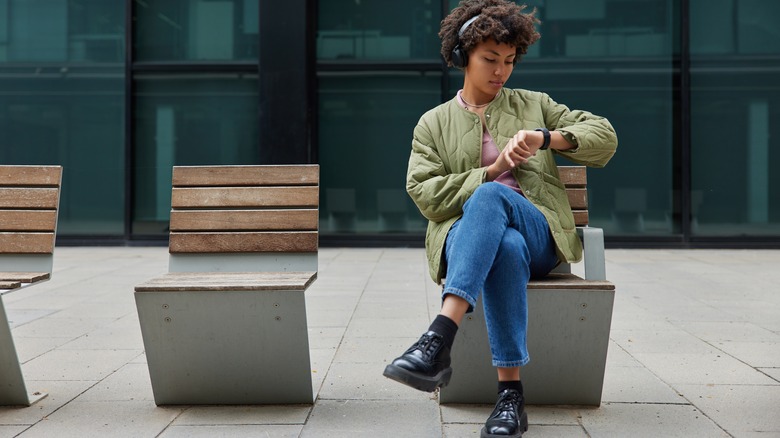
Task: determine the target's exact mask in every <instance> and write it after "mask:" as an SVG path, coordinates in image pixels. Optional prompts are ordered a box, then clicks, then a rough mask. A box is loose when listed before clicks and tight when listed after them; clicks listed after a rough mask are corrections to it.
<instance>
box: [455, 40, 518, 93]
mask: <svg viewBox="0 0 780 438" xmlns="http://www.w3.org/2000/svg"><path fill="white" fill-rule="evenodd" d="M515 56H517V54H516V52H515V47H514V46H510V45H508V44H504V43H497V42H495V41H494V40H492V39H490V40H487V41H483V42H481V43H479V44H477V45H476V46H475V47H474V48H473V49H472V50H471V52H469V62H468V64H467V65H466V69H465V73H466V76H465V84H464V88H466V87H468V88H473V90H474V91H476V92H478V93H481V94H484V95H485V96H489V97H493V96H495V95H496V94H498V92H499V90H501V87H503V86H504V84H505V83H506V81H507V79H509V75H511V74H512V70H513V69H514V67H515V65H514V64H515V63H514V61H515Z"/></svg>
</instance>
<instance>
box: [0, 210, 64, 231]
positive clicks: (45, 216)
mask: <svg viewBox="0 0 780 438" xmlns="http://www.w3.org/2000/svg"><path fill="white" fill-rule="evenodd" d="M56 225H57V212H56V211H55V210H0V231H54V229H55V228H56Z"/></svg>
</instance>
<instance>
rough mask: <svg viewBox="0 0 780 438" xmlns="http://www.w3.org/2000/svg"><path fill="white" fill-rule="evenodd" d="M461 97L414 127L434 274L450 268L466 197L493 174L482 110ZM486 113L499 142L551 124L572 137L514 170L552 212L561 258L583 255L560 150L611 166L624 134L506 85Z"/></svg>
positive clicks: (412, 188) (417, 185)
mask: <svg viewBox="0 0 780 438" xmlns="http://www.w3.org/2000/svg"><path fill="white" fill-rule="evenodd" d="M456 99H457V98H453V99H452V100H450V101H449V102H445V103H443V104H441V105H439V106H437V107H436V108H434V109H432V110H430V111H428V112H427V113H425V114H424V115H423V116H422V117H421V118H420V121H419V122H418V123H417V126H416V127H415V128H414V138H413V140H412V152H411V156H410V157H409V168H408V171H407V176H406V191H407V192H408V193H409V196H411V197H412V199H413V200H414V202H415V204H417V207H418V208H419V209H420V212H421V213H422V214H423V216H425V217H426V218H427V219H428V221H429V222H428V231H427V233H426V237H425V248H426V254H427V256H428V264H429V269H430V274H431V278H433V280H434V281H436V282H437V283H441V279H442V277H443V276H444V274H445V273H444V272H443V270H444V265H443V263H442V250H443V248H444V242H445V240H446V237H447V233H448V232H449V229H450V227H451V226H452V224H453V223H454V222H455V221H456V220H457V219H458V218H460V217H461V215H462V214H463V204H465V202H466V200H467V199H468V198H469V196H471V194H472V193H474V190H476V189H477V187H479V185H480V184H482V183H484V182H485V176H486V168H484V167H482V166H481V163H480V161H481V156H482V150H481V149H482V126H481V123H480V119H479V116H477V115H476V114H474V113H472V112H469V111H466V110H465V109H463V107H461V106H460V105H459V104H458V102H457V101H456ZM485 120H486V123H487V128H488V130H489V131H490V134H491V135H492V136H493V140H494V141H495V143H496V145H497V146H498V147H499V148H500V149H503V148H504V146H505V145H506V143H507V141H509V139H510V138H511V137H512V136H513V135H514V134H515V133H517V131H519V130H521V129H535V128H539V127H546V128H548V129H550V130H556V131H559V132H560V133H561V134H562V135H563V136H564V137H565V138H566V139H567V140H568V141H569V142H570V143H572V144H575V145H577V147H576V148H575V149H571V150H568V151H553V150H552V149H549V150H546V151H538V152H537V154H536V156H534V157H532V158H531V159H530V160H529V162H528V163H527V164H523V165H520V166H518V167H517V168H515V169H514V170H513V171H512V173H513V174H514V177H515V179H516V180H517V182H518V184H519V185H520V187H521V188H522V189H523V192H524V193H525V194H526V196H527V198H528V199H529V200H530V201H531V202H533V204H534V205H535V206H536V207H537V208H538V209H539V210H540V211H541V212H542V213H543V214H544V216H545V217H546V218H547V222H548V223H549V225H550V230H551V231H552V235H553V238H554V239H555V244H556V247H557V254H558V258H559V259H560V260H562V261H565V262H570V263H576V262H578V261H580V259H581V258H582V243H581V242H580V239H579V237H578V236H577V232H576V230H575V226H574V218H573V216H572V213H571V207H570V206H569V200H568V198H567V197H566V190H565V189H564V186H563V184H562V183H561V181H560V179H559V176H558V168H557V167H556V165H555V159H554V155H553V154H560V155H562V156H564V157H566V158H568V159H570V160H571V161H574V162H575V163H578V164H583V165H586V166H591V167H603V166H604V165H605V164H607V162H608V161H609V160H610V158H612V156H613V155H614V154H615V149H616V148H617V135H616V134H615V130H614V129H613V128H612V125H611V124H610V123H609V121H607V119H605V118H603V117H599V116H596V115H593V114H591V113H589V112H586V111H578V110H574V111H571V110H569V108H567V107H566V106H565V105H561V104H558V103H556V102H554V101H553V100H552V99H551V98H550V96H548V95H547V94H544V93H538V92H533V91H527V90H511V89H506V88H505V89H503V90H501V93H499V95H498V96H497V97H496V99H494V100H493V102H491V103H490V105H489V106H488V107H487V108H486V110H485Z"/></svg>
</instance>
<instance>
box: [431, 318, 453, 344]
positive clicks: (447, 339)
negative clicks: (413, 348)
mask: <svg viewBox="0 0 780 438" xmlns="http://www.w3.org/2000/svg"><path fill="white" fill-rule="evenodd" d="M428 330H430V331H433V332H436V333H438V334H440V335H441V336H442V337H443V338H444V345H445V346H447V348H449V349H450V350H452V343H453V342H455V333H457V332H458V324H455V321H453V320H451V319H449V318H447V317H446V316H444V315H437V316H436V319H434V320H433V322H432V323H431V326H430V327H429V328H428Z"/></svg>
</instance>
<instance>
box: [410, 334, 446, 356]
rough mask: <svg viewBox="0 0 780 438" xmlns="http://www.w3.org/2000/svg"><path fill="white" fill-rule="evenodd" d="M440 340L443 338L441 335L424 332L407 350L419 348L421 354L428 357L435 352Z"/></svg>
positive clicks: (440, 342)
mask: <svg viewBox="0 0 780 438" xmlns="http://www.w3.org/2000/svg"><path fill="white" fill-rule="evenodd" d="M442 342H443V339H442V337H441V336H438V335H437V336H432V335H429V334H427V333H426V334H424V335H422V336H421V337H420V339H419V340H418V341H417V342H416V343H415V344H414V345H412V347H411V348H409V350H408V351H410V352H411V351H413V350H420V351H422V353H423V355H425V356H427V357H430V356H433V355H435V354H436V352H437V351H438V350H439V347H440V346H441V344H442Z"/></svg>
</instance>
